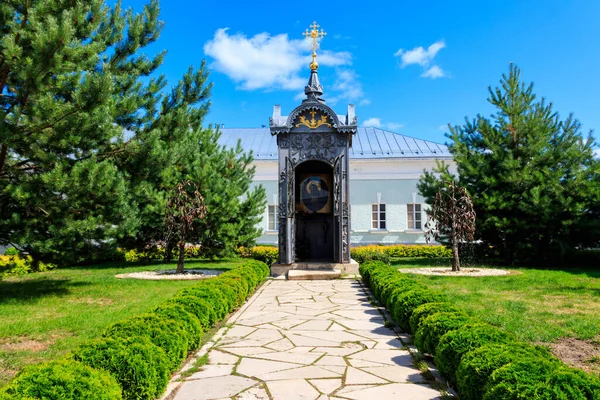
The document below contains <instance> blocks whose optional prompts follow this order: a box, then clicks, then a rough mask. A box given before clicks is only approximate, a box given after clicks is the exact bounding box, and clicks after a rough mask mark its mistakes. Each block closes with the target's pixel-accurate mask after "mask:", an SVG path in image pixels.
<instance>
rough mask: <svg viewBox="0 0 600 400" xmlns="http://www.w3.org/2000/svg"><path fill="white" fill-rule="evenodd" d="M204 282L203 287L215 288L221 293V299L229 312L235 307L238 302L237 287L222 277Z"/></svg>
mask: <svg viewBox="0 0 600 400" xmlns="http://www.w3.org/2000/svg"><path fill="white" fill-rule="evenodd" d="M203 283H204V285H203V287H207V288H213V289H215V290H217V291H219V292H220V293H221V301H223V303H224V304H225V306H226V309H227V313H230V312H232V311H233V310H234V309H235V307H236V302H237V293H236V291H235V289H233V288H232V287H230V286H229V285H227V284H226V283H225V282H223V280H220V279H209V280H206V281H204V282H203Z"/></svg>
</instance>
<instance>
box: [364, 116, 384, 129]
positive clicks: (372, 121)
mask: <svg viewBox="0 0 600 400" xmlns="http://www.w3.org/2000/svg"><path fill="white" fill-rule="evenodd" d="M362 126H364V127H366V128H381V119H379V118H369V119H367V120H365V122H363V124H362Z"/></svg>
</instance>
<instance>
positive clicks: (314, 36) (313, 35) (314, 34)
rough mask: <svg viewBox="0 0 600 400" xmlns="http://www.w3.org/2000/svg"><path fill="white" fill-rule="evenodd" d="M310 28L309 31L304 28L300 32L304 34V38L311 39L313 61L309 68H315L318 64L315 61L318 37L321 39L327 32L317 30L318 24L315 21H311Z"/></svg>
mask: <svg viewBox="0 0 600 400" xmlns="http://www.w3.org/2000/svg"><path fill="white" fill-rule="evenodd" d="M310 28H311V30H310V31H309V30H308V29H306V30H305V31H304V33H302V35H304V37H305V38H307V39H311V40H312V43H311V49H312V52H313V54H312V57H313V62H312V63H311V69H317V67H318V66H319V65H318V64H317V61H316V58H317V49H318V48H319V41H320V39H323V38H324V37H325V35H327V33H326V32H325V31H324V30H323V29H321V31H319V28H320V26H319V25H318V24H317V21H315V22H313V24H312V25H311V26H310Z"/></svg>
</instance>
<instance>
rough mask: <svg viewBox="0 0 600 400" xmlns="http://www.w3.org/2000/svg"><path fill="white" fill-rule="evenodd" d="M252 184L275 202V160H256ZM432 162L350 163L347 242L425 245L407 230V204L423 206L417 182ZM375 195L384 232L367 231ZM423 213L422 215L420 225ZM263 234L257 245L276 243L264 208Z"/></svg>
mask: <svg viewBox="0 0 600 400" xmlns="http://www.w3.org/2000/svg"><path fill="white" fill-rule="evenodd" d="M444 161H445V162H446V163H450V164H451V168H450V171H451V172H454V173H456V166H455V164H454V163H453V162H452V161H451V160H450V159H445V160H444ZM254 165H255V166H256V175H255V180H254V184H256V185H258V184H262V185H263V186H264V187H265V189H266V192H267V203H268V204H276V203H277V201H278V198H277V191H278V179H277V176H278V171H277V161H276V160H269V161H265V160H257V161H254ZM435 165H436V163H435V159H417V158H415V159H365V160H357V159H352V160H351V161H350V170H351V172H350V174H351V175H350V212H351V228H352V233H351V243H352V244H355V245H358V244H372V243H387V244H392V243H425V237H424V234H423V231H422V230H420V231H415V230H411V229H408V220H407V204H408V203H413V202H416V203H423V198H422V197H421V196H419V194H418V190H417V187H416V185H417V182H418V180H419V178H420V176H421V174H422V173H423V170H424V169H427V170H431V169H433V168H434V167H435ZM377 193H381V202H382V203H385V204H386V225H387V230H385V231H378V230H373V229H371V210H372V208H371V207H372V204H373V203H376V202H377ZM424 208H426V207H424ZM425 221H426V214H425V213H423V215H422V224H423V225H424V224H425ZM260 227H261V228H262V229H263V235H262V236H261V237H260V238H259V239H258V243H261V244H276V243H277V232H268V231H267V228H268V207H267V208H266V209H265V211H264V213H263V220H262V222H261V224H260Z"/></svg>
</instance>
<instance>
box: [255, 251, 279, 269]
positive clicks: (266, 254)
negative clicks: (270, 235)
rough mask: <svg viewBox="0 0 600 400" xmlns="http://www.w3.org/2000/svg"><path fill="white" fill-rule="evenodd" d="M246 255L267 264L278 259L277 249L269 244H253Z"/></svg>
mask: <svg viewBox="0 0 600 400" xmlns="http://www.w3.org/2000/svg"><path fill="white" fill-rule="evenodd" d="M248 256H249V257H250V258H253V259H255V260H258V261H262V262H264V263H265V264H267V266H269V265H271V264H273V263H274V262H276V261H277V260H278V259H279V249H278V248H277V247H271V246H255V247H252V248H251V249H250V250H249V252H248Z"/></svg>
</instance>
